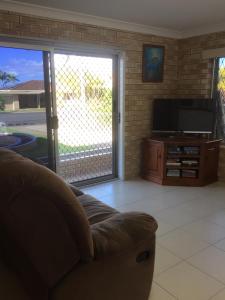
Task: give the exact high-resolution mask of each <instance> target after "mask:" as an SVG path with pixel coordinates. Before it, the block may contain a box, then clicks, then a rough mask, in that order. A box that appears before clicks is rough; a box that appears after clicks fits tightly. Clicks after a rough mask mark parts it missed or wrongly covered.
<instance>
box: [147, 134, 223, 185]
mask: <svg viewBox="0 0 225 300" xmlns="http://www.w3.org/2000/svg"><path fill="white" fill-rule="evenodd" d="M220 141H221V140H208V139H201V138H199V139H197V138H196V139H195V138H189V137H188V138H161V137H159V138H146V139H144V140H143V142H142V177H143V178H144V179H147V180H149V181H153V182H156V183H159V184H162V185H184V186H204V185H207V184H210V183H212V182H215V181H217V178H218V177H217V170H218V160H219V146H220Z"/></svg>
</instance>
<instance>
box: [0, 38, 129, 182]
mask: <svg viewBox="0 0 225 300" xmlns="http://www.w3.org/2000/svg"><path fill="white" fill-rule="evenodd" d="M0 46H3V47H12V48H21V49H31V50H32V49H33V50H40V51H43V52H44V51H46V52H48V53H49V54H50V55H49V57H50V59H49V63H50V72H51V89H52V93H50V95H49V96H50V97H51V98H50V101H49V102H50V103H51V107H49V109H48V116H46V117H47V118H48V119H49V120H50V118H51V121H50V122H49V125H48V126H49V129H48V139H50V140H51V144H52V146H51V147H52V148H53V149H54V151H53V153H51V154H50V157H49V159H51V163H50V164H51V168H52V170H53V171H54V172H56V173H57V168H58V160H59V153H58V152H57V148H58V147H57V146H56V145H57V144H58V135H57V108H56V91H55V72H54V53H55V52H58V51H60V52H61V51H64V52H66V53H71V54H77V55H78V54H79V55H82V54H83V55H91V56H100V57H111V58H112V57H113V75H114V76H113V115H114V116H113V132H114V136H113V140H114V143H113V145H114V151H113V153H114V158H113V161H114V165H113V174H112V175H108V176H106V177H108V178H104V180H107V179H109V180H110V179H112V178H117V177H120V178H122V179H123V178H124V142H123V137H124V125H123V122H121V120H123V119H124V92H123V88H124V76H125V74H124V68H125V67H124V60H125V56H124V52H123V51H121V49H118V48H114V47H102V46H98V45H93V44H90V45H84V44H83V43H79V42H78V43H77V42H68V43H66V44H65V43H64V42H60V41H50V40H45V39H39V38H37V39H32V38H23V37H18V38H16V37H7V36H0ZM74 49H76V51H75V50H74ZM53 125H54V126H53ZM50 129H51V130H50ZM119 157H120V160H121V161H120V167H119V162H118V160H119ZM98 179H99V180H94V182H97V181H102V178H100V177H99V178H98ZM91 183H93V181H92V180H86V181H82V182H81V184H79V183H76V184H77V185H84V184H91Z"/></svg>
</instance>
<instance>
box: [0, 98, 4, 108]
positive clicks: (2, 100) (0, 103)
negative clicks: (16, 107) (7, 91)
mask: <svg viewBox="0 0 225 300" xmlns="http://www.w3.org/2000/svg"><path fill="white" fill-rule="evenodd" d="M0 110H2V111H4V110H5V100H4V99H3V98H2V97H1V96H0Z"/></svg>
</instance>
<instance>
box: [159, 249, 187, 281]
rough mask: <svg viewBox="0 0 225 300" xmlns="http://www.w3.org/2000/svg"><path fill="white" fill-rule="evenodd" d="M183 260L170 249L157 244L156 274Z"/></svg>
mask: <svg viewBox="0 0 225 300" xmlns="http://www.w3.org/2000/svg"><path fill="white" fill-rule="evenodd" d="M180 261H181V260H180V259H179V258H178V257H176V256H175V255H174V254H172V253H171V252H170V251H168V250H167V249H165V248H164V247H161V246H160V245H158V244H156V257H155V270H154V276H157V275H158V274H160V273H161V272H163V271H165V270H167V269H168V268H170V267H172V266H174V265H176V264H177V263H178V262H180Z"/></svg>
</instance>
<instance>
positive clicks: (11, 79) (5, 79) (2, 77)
mask: <svg viewBox="0 0 225 300" xmlns="http://www.w3.org/2000/svg"><path fill="white" fill-rule="evenodd" d="M16 81H19V80H18V78H17V77H16V75H15V74H13V73H7V72H4V71H1V70H0V82H1V85H2V87H3V88H5V87H7V85H8V84H9V83H15V82H16Z"/></svg>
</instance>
